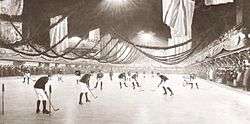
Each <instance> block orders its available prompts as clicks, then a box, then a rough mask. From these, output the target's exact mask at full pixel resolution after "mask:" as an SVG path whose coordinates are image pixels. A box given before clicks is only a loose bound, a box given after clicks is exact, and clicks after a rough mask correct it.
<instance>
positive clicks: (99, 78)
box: [94, 71, 104, 90]
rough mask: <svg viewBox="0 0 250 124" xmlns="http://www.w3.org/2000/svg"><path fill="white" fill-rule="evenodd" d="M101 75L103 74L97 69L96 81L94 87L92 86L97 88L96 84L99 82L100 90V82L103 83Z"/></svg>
mask: <svg viewBox="0 0 250 124" xmlns="http://www.w3.org/2000/svg"><path fill="white" fill-rule="evenodd" d="M103 76H104V74H103V73H102V71H99V72H98V73H97V75H96V79H97V82H96V85H95V87H94V88H97V86H98V84H99V83H100V85H101V86H100V90H102V85H103V84H102V83H103V80H102V78H103Z"/></svg>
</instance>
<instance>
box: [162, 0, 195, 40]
mask: <svg viewBox="0 0 250 124" xmlns="http://www.w3.org/2000/svg"><path fill="white" fill-rule="evenodd" d="M162 4H163V22H164V23H165V24H167V25H168V26H169V27H170V28H171V36H172V38H174V37H182V38H183V39H184V40H186V41H187V40H190V39H191V38H192V36H191V35H192V31H191V29H192V28H191V26H192V20H193V13H194V5H195V2H194V1H192V0H162Z"/></svg>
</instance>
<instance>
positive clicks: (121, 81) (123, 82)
mask: <svg viewBox="0 0 250 124" xmlns="http://www.w3.org/2000/svg"><path fill="white" fill-rule="evenodd" d="M118 78H119V79H120V89H122V84H124V86H125V87H128V86H127V84H126V74H125V73H121V74H119V75H118Z"/></svg>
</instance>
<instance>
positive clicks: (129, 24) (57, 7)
mask: <svg viewBox="0 0 250 124" xmlns="http://www.w3.org/2000/svg"><path fill="white" fill-rule="evenodd" d="M24 1H25V3H24V12H23V16H24V18H26V20H28V22H29V24H32V23H33V26H34V27H37V24H36V23H44V24H45V25H47V24H48V22H46V21H45V20H46V18H47V19H48V18H51V17H54V16H56V15H65V16H69V18H68V19H69V33H70V35H71V36H82V34H84V33H87V32H88V31H90V30H91V29H94V28H97V27H100V28H101V30H102V33H107V32H109V31H111V28H112V27H115V28H117V29H118V31H119V32H121V33H122V34H125V35H126V36H127V37H130V38H133V37H134V36H135V35H136V34H137V33H138V32H140V31H145V32H154V33H155V34H156V36H157V37H159V38H161V39H163V41H164V40H165V41H167V38H170V37H171V36H170V30H169V28H168V27H167V26H166V25H165V24H164V23H163V22H162V9H161V8H162V5H161V0H119V1H121V2H122V3H115V4H112V2H113V1H115V0H63V1H62V0H35V1H30V0H24ZM110 1H111V2H110ZM73 11H74V12H73ZM72 12H73V14H72ZM235 15H236V4H235V3H229V4H223V5H217V6H205V5H204V1H203V0H196V8H195V13H194V19H193V26H192V32H193V39H194V41H195V39H199V36H200V35H201V34H203V33H205V32H206V31H208V30H210V32H209V35H207V38H208V39H207V40H212V39H213V38H216V37H217V36H219V34H221V33H223V32H224V31H226V30H228V29H230V28H232V27H233V26H234V25H235V22H236V16H235ZM34 17H35V18H34ZM32 20H34V21H32ZM30 22H32V23H30ZM41 30H42V29H41Z"/></svg>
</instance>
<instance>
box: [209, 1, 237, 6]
mask: <svg viewBox="0 0 250 124" xmlns="http://www.w3.org/2000/svg"><path fill="white" fill-rule="evenodd" d="M233 2H234V0H205V5H207V6H209V5H218V4H226V3H233Z"/></svg>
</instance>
